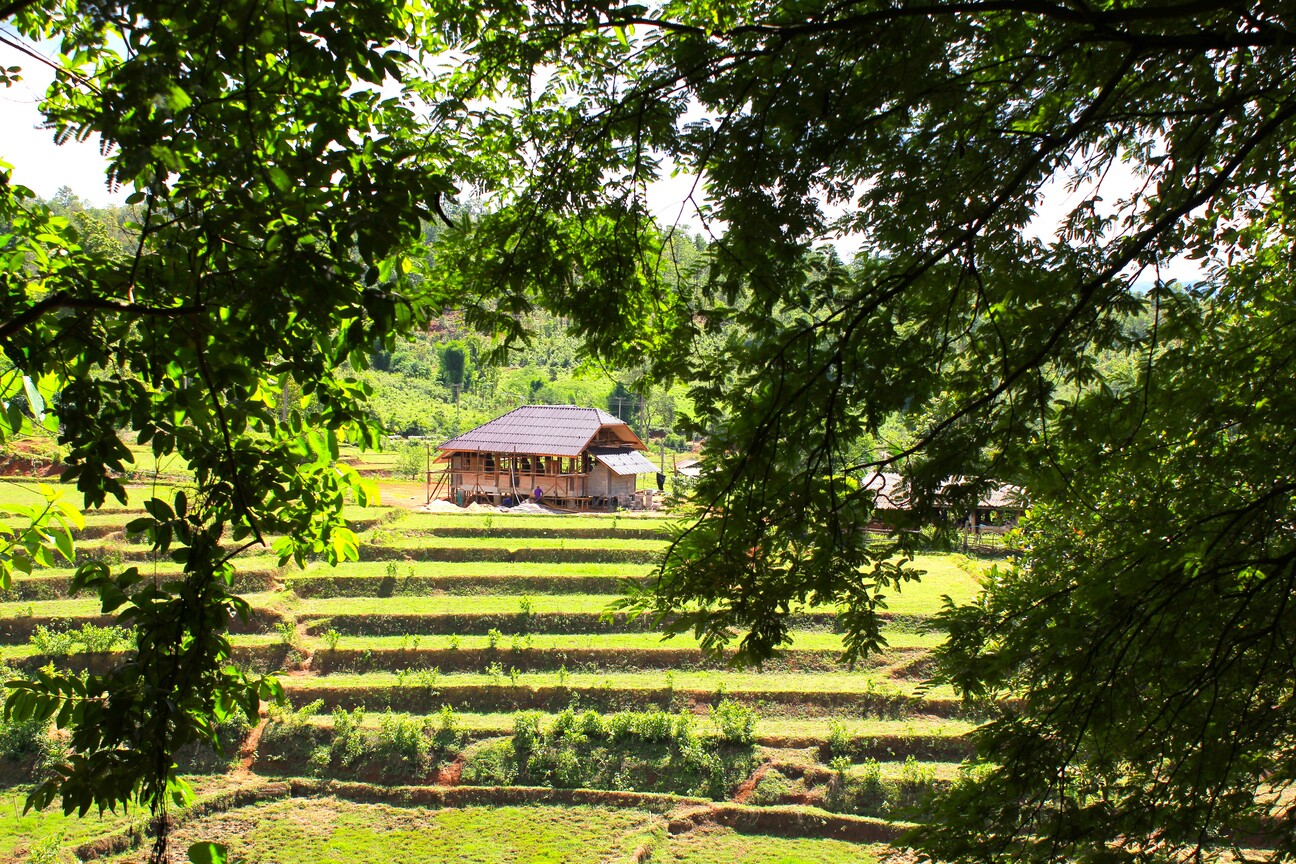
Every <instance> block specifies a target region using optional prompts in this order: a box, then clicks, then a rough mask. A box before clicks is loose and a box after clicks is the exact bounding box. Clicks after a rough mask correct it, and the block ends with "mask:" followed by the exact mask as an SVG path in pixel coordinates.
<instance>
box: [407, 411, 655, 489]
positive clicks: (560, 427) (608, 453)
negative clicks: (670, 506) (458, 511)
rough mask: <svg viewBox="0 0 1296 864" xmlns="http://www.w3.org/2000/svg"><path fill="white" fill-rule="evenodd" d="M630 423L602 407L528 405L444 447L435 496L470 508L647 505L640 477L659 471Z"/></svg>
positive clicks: (465, 434) (438, 461)
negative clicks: (524, 503)
mask: <svg viewBox="0 0 1296 864" xmlns="http://www.w3.org/2000/svg"><path fill="white" fill-rule="evenodd" d="M645 450H647V447H646V446H645V445H644V443H643V441H641V440H640V439H639V436H638V435H636V434H635V433H634V431H633V430H632V429H631V428H630V427H629V426H628V425H626V423H625V421H624V420H621V419H620V418H619V417H616V416H613V415H612V414H609V413H607V412H606V411H601V410H599V409H598V408H581V407H578V406H576V405H524V406H522V407H521V408H515V409H514V410H512V411H510V412H509V413H507V414H505V415H503V416H502V417H497V418H496V419H494V420H491V421H490V422H489V423H483V424H482V425H481V426H478V427H477V428H475V429H471V430H469V431H468V432H465V433H464V434H462V435H460V436H458V437H456V438H451V439H450V440H449V441H447V442H445V443H444V444H442V445H441V446H440V447H439V448H437V458H436V461H437V463H438V464H439V465H440V466H441V467H442V470H441V472H439V477H438V479H437V480H436V489H435V490H434V491H433V492H432V493H431V495H430V496H429V497H440V498H448V499H449V500H451V501H453V502H454V503H456V504H458V505H460V506H464V505H466V504H470V503H473V502H479V503H484V504H495V505H506V504H510V503H514V504H516V503H519V502H522V501H527V500H533V499H534V498H535V493H536V491H537V490H539V492H540V500H541V503H543V504H545V505H547V506H551V507H558V508H563V509H571V510H606V509H617V508H620V507H632V506H633V507H643V506H647V505H648V504H649V503H650V502H651V492H647V493H646V494H645V491H641V492H638V493H636V487H637V485H638V483H637V478H638V475H640V474H654V475H655V474H656V473H657V471H658V468H657V466H656V465H654V464H653V463H652V462H650V461H649V460H648V458H647V457H645V456H644V455H643V451H645Z"/></svg>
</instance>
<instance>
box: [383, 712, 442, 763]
mask: <svg viewBox="0 0 1296 864" xmlns="http://www.w3.org/2000/svg"><path fill="white" fill-rule="evenodd" d="M427 731H428V723H427V721H426V720H423V719H421V718H418V717H411V716H410V715H409V714H393V713H392V712H391V711H388V712H387V713H386V714H384V715H383V717H382V720H380V721H379V723H378V734H377V736H376V740H375V741H374V746H373V748H372V749H373V756H374V757H375V758H377V759H378V760H379V764H381V765H383V766H384V768H389V767H390V768H395V769H396V770H397V772H398V773H401V774H406V775H408V774H410V773H415V774H422V773H425V772H426V771H427V770H428V768H429V767H430V765H431V761H432V754H431V747H430V741H429V736H428V734H427Z"/></svg>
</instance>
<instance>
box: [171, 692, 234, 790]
mask: <svg viewBox="0 0 1296 864" xmlns="http://www.w3.org/2000/svg"><path fill="white" fill-rule="evenodd" d="M251 731H252V723H251V722H250V721H249V720H248V718H247V715H246V714H244V713H243V709H242V708H235V709H234V711H233V712H231V713H230V715H229V716H228V717H226V718H225V719H224V720H220V721H217V723H216V743H215V746H213V745H211V744H208V743H207V742H194V743H193V744H190V745H188V746H187V747H184V748H182V749H181V750H180V752H178V753H176V766H177V767H178V768H179V769H180V770H181V771H183V772H185V773H187V774H215V773H219V772H223V771H227V770H229V769H230V768H231V767H233V766H234V765H235V764H236V763H237V762H238V751H239V747H240V745H242V743H243V739H245V738H247V736H248V733H249V732H251Z"/></svg>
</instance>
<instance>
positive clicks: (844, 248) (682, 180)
mask: <svg viewBox="0 0 1296 864" xmlns="http://www.w3.org/2000/svg"><path fill="white" fill-rule="evenodd" d="M0 32H3V33H4V34H5V35H7V36H10V37H11V38H16V37H13V34H12V33H11V32H10V31H8V30H7V28H0ZM38 48H39V50H42V51H43V52H44V53H46V55H47V56H48V55H50V54H52V53H53V50H54V49H53V46H51V45H43V46H38ZM0 66H5V67H8V66H21V67H22V68H23V72H22V75H23V80H22V81H20V82H19V83H17V84H15V85H13V86H11V87H8V88H4V87H0V161H3V162H7V163H9V164H10V165H12V166H13V180H14V182H15V183H18V184H20V185H23V186H26V187H28V188H30V189H32V190H33V191H35V192H36V194H37V195H40V196H41V197H43V198H50V197H52V196H53V195H54V193H55V192H57V191H58V190H59V189H60V188H61V187H63V186H68V187H71V189H72V191H73V192H75V193H76V194H77V196H78V197H80V198H81V199H83V200H85V201H87V202H89V203H90V204H91V205H92V206H101V205H106V204H121V203H123V201H124V200H125V197H126V195H127V194H128V190H118V191H117V192H116V193H110V192H109V191H108V187H107V182H106V180H105V177H104V169H105V165H106V160H105V159H104V156H103V155H102V154H101V153H100V152H99V140H98V137H97V136H93V137H91V138H90V139H88V140H86V141H69V142H67V143H65V144H63V145H61V146H59V145H56V144H55V143H54V135H53V132H51V131H50V130H48V129H42V128H40V126H41V122H42V118H41V115H40V112H39V111H38V110H37V105H38V104H39V102H40V96H41V94H42V93H44V91H45V89H46V88H47V87H48V86H49V84H50V82H51V81H52V80H53V71H52V70H51V69H49V68H48V67H46V66H43V65H41V64H40V63H38V62H36V61H35V60H33V59H32V58H31V57H28V56H26V55H24V54H22V53H20V52H19V51H17V50H16V49H14V48H12V47H10V46H9V45H5V44H3V43H0ZM1135 182H1136V181H1135V178H1134V177H1133V175H1132V174H1130V173H1129V172H1128V171H1126V172H1123V173H1122V172H1121V171H1120V170H1117V171H1114V172H1113V173H1112V176H1110V177H1108V178H1107V180H1106V182H1105V185H1104V187H1103V192H1104V195H1103V197H1104V198H1106V199H1107V200H1109V201H1110V200H1115V199H1116V198H1117V197H1120V196H1121V195H1122V194H1127V193H1128V191H1129V190H1130V189H1132V188H1133V187H1134V183H1135ZM1087 192H1088V190H1086V189H1080V190H1077V191H1075V192H1068V191H1067V190H1066V188H1065V185H1064V184H1063V183H1062V182H1060V181H1055V182H1053V183H1051V184H1050V186H1049V188H1048V190H1047V192H1046V195H1045V200H1044V203H1043V206H1042V207H1040V208H1039V211H1038V213H1037V216H1036V218H1035V221H1034V222H1033V223H1032V224H1031V225H1030V226H1029V227H1028V229H1027V232H1028V233H1029V234H1033V235H1035V236H1037V237H1040V238H1050V237H1051V236H1052V235H1053V234H1054V233H1055V232H1056V230H1057V226H1058V225H1059V224H1060V221H1061V219H1062V217H1063V215H1064V214H1065V213H1067V212H1068V211H1069V210H1070V208H1071V207H1073V206H1075V204H1076V203H1078V202H1079V201H1080V200H1081V198H1082V196H1083V195H1085V194H1087ZM690 195H696V196H697V198H698V200H699V201H700V200H701V189H700V186H699V184H697V182H696V179H695V177H693V176H691V175H680V176H677V177H668V178H665V179H663V180H661V181H659V182H658V183H656V184H653V186H652V187H650V189H649V190H648V199H649V206H650V207H651V209H652V210H653V215H654V216H656V217H657V218H658V219H659V220H660V221H661V222H662V223H663V224H666V225H676V226H678V227H680V228H682V229H685V230H687V231H689V232H690V233H696V232H698V231H701V230H702V223H701V221H700V220H699V219H698V216H697V213H696V211H695V205H694V203H693V202H692V201H690V200H689V196H690ZM833 245H835V246H837V250H838V252H839V254H841V255H842V257H843V258H846V259H849V258H850V257H851V256H852V255H853V254H854V253H855V251H857V250H858V248H859V246H860V238H859V237H858V236H856V237H848V238H843V239H841V240H838V241H836V242H835V243H834V244H833ZM1161 275H1162V277H1163V278H1172V277H1173V278H1178V279H1181V280H1184V281H1193V280H1195V279H1197V278H1200V275H1201V270H1200V269H1199V267H1198V266H1197V265H1196V264H1195V263H1194V262H1190V261H1187V260H1178V261H1172V262H1170V263H1169V264H1167V265H1165V266H1163V268H1162V271H1161ZM1151 278H1152V275H1151V274H1145V275H1144V277H1143V278H1141V279H1140V280H1139V281H1140V282H1145V281H1147V282H1150V280H1151Z"/></svg>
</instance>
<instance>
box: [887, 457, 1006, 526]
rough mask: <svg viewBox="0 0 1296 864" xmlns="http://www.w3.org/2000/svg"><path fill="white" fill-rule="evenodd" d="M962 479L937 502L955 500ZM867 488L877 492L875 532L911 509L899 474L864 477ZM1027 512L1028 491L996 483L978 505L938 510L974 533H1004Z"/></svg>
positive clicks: (953, 482) (950, 485) (953, 481)
mask: <svg viewBox="0 0 1296 864" xmlns="http://www.w3.org/2000/svg"><path fill="white" fill-rule="evenodd" d="M963 482H964V481H963V480H962V479H961V478H951V479H950V480H947V481H946V482H945V483H943V484H942V485H941V487H940V489H939V490H938V491H937V502H938V503H939V502H940V501H941V499H944V498H946V496H948V497H949V498H956V497H959V496H956V495H954V494H953V493H954V492H955V490H956V489H957V488H958V487H959V486H961V485H962V484H963ZM864 487H865V488H866V489H869V490H872V491H873V492H875V493H876V499H875V503H876V505H877V510H878V513H877V519H878V522H877V524H876V525H874V526H873V527H874V528H875V529H876V530H886V529H887V527H888V524H889V523H888V520H887V514H888V512H895V511H900V510H907V509H908V508H909V500H908V499H909V496H908V489H907V486H906V484H905V481H904V479H903V478H902V477H901V476H900V475H899V474H891V473H888V472H878V473H876V474H873V475H872V476H870V477H866V478H865V482H864ZM1025 510H1026V492H1025V490H1024V489H1022V488H1021V487H1020V486H1012V485H1002V484H993V485H991V486H990V488H988V489H986V490H984V491H983V492H982V493H981V494H980V495H978V496H977V502H976V506H975V507H973V506H968V505H967V504H966V503H964V504H960V505H954V504H952V503H950V504H946V505H944V506H938V507H937V516H938V518H939V519H941V520H943V521H944V522H946V523H947V524H952V525H955V526H958V527H961V528H963V529H964V530H967V531H970V532H972V533H974V534H978V535H980V534H1003V533H1006V532H1007V531H1009V530H1011V529H1012V528H1014V527H1016V525H1017V521H1018V519H1020V518H1021V514H1022V513H1023V512H1025Z"/></svg>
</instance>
